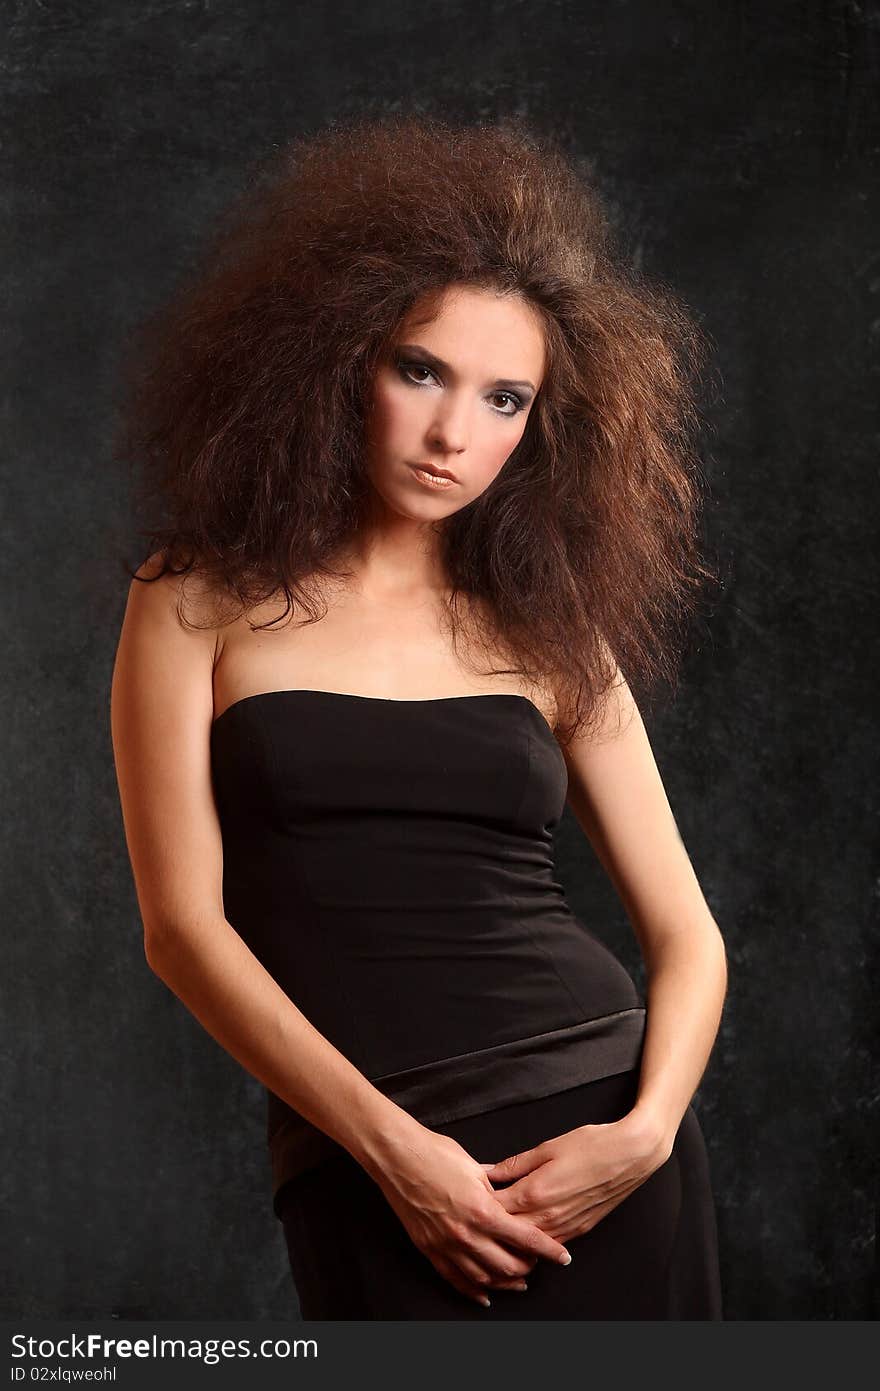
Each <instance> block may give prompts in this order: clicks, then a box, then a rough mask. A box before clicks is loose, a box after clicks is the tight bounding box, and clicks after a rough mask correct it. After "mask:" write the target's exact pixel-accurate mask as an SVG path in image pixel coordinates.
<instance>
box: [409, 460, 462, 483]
mask: <svg viewBox="0 0 880 1391" xmlns="http://www.w3.org/2000/svg"><path fill="white" fill-rule="evenodd" d="M409 467H410V468H411V469H412V471H413V474H414V475H415V477H416V478H417V479H418V480H419V482H420V483H424V485H425V487H426V488H454V487H455V486H456V484H457V483H458V479H457V478H454V477H446V476H445V475H439V474H435V473H430V472H429V471H428V470H427V469H425V468H422V467H421V465H419V464H410V465H409Z"/></svg>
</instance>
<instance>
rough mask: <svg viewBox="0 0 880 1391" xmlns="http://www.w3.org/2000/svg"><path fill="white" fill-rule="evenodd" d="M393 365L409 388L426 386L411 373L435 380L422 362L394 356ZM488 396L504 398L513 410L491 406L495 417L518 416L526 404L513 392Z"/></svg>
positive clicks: (433, 375)
mask: <svg viewBox="0 0 880 1391" xmlns="http://www.w3.org/2000/svg"><path fill="white" fill-rule="evenodd" d="M394 365H395V367H396V368H397V371H398V373H399V375H400V377H401V378H402V380H403V381H405V382H408V383H409V385H410V386H425V385H426V383H425V382H424V381H415V380H414V379H413V377H412V376H411V375H410V373H412V372H427V374H428V376H429V377H434V379H435V380H437V374H436V373H435V372H434V370H433V368H431V367H428V366H426V365H425V363H424V362H414V361H412V360H411V359H409V358H405V357H402V356H396V355H395V358H394ZM490 396H492V397H499V396H501V397H504V399H505V400H507V401H509V402H510V404H511V405H512V406H513V408H514V409H513V410H499V409H498V408H497V407H496V406H493V407H492V409H493V410H494V411H495V414H496V415H507V416H514V415H518V414H519V412H520V411H521V410H522V409H523V407H524V406H525V404H526V402H525V401H524V400H523V399H522V397H521V396H517V394H516V392H515V391H492V392H490Z"/></svg>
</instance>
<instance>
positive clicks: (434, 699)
mask: <svg viewBox="0 0 880 1391" xmlns="http://www.w3.org/2000/svg"><path fill="white" fill-rule="evenodd" d="M303 695H305V696H310V695H312V696H332V697H333V698H334V699H335V700H359V701H365V702H368V703H370V704H373V705H409V706H412V705H446V704H451V703H452V702H453V701H456V702H458V703H459V704H462V705H463V704H465V703H466V702H467V701H472V700H518V701H522V702H523V704H525V705H526V706H528V707H529V708H530V709H532V710H533V711H534V712H535V714H536V715H537V716H538V719H539V720H540V721H541V724H542V725H543V726H544V728H545V729H546V730H547V732H548V734H549V735H550V737H551V738H552V739H553V741H554V743H555V742H556V736H555V734H554V733H553V729H552V727H551V725H550V722H549V720H548V719H547V716H546V715H545V714H544V712H543V710H541V709H540V708H539V707H538V706H537V705H536V704H535V702H534V701H533V700H532V699H531V697H530V696H527V695H522V694H520V692H519V691H482V692H479V691H478V692H477V693H476V694H470V695H451V696H422V697H416V698H415V699H409V700H407V699H399V698H398V697H395V696H369V695H359V694H357V693H355V692H353V691H326V690H322V689H320V688H317V687H313V686H284V687H281V688H280V689H278V690H274V691H254V692H253V693H252V694H251V695H246V696H240V697H239V699H238V700H234V701H233V702H232V703H231V705H227V706H226V709H225V710H221V712H220V714H219V715H217V717H216V718H215V719H214V720H212V722H211V729H212V731H213V730H214V729H215V728H216V727H217V725H219V724H220V723H221V721H223V720H225V719H226V716H227V715H228V714H230V713H231V711H233V710H237V709H239V707H240V706H245V705H251V704H253V703H254V702H255V701H258V700H269V699H274V698H277V697H279V696H303Z"/></svg>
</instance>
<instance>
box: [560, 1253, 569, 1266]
mask: <svg viewBox="0 0 880 1391" xmlns="http://www.w3.org/2000/svg"><path fill="white" fill-rule="evenodd" d="M559 1264H560V1265H571V1256H570V1255H569V1253H568V1251H566V1253H565V1255H564V1256H560V1257H559Z"/></svg>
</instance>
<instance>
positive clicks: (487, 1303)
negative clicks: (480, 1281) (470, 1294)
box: [480, 1294, 492, 1309]
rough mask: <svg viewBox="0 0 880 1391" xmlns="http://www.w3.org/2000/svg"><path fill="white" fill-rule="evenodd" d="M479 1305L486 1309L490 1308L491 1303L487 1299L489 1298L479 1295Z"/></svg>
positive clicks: (485, 1295)
mask: <svg viewBox="0 0 880 1391" xmlns="http://www.w3.org/2000/svg"><path fill="white" fill-rule="evenodd" d="M480 1303H481V1304H485V1306H486V1308H487V1309H488V1308H489V1307H490V1305H491V1303H492V1301H491V1299H490V1298H489V1296H488V1295H487V1294H481V1295H480Z"/></svg>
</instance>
